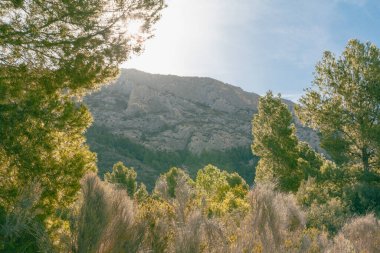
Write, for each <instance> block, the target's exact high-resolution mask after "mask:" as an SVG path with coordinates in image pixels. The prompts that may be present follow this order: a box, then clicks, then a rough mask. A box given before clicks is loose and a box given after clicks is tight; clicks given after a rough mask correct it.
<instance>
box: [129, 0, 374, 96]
mask: <svg viewBox="0 0 380 253" xmlns="http://www.w3.org/2000/svg"><path fill="white" fill-rule="evenodd" d="M167 3H168V7H167V9H165V10H164V12H163V16H162V19H161V20H160V21H159V23H158V24H157V29H156V32H155V34H156V36H155V37H154V38H153V39H151V40H150V41H148V42H147V43H146V46H145V52H144V53H143V54H142V55H140V56H137V57H133V58H132V59H131V60H130V61H129V62H127V63H126V64H124V65H123V67H128V68H137V69H140V70H143V71H147V72H151V73H161V74H175V75H186V76H208V77H212V78H216V79H218V80H221V81H223V82H226V83H230V84H233V85H236V86H240V87H242V88H243V89H244V90H246V91H251V92H256V93H259V94H264V93H265V92H266V91H267V90H269V89H271V90H273V91H274V92H275V93H278V92H280V93H282V94H283V97H285V98H290V99H292V100H296V99H297V98H298V97H299V95H300V94H302V93H303V89H305V88H307V87H309V86H310V84H311V81H312V80H313V74H312V73H313V71H314V66H315V64H316V62H317V61H318V60H319V59H320V58H321V56H322V53H323V51H325V50H330V51H333V52H334V53H337V54H340V52H341V51H342V50H343V48H344V46H345V45H346V43H347V41H348V40H349V39H351V38H357V39H360V40H361V41H371V42H373V43H375V44H376V45H377V46H380V0H168V1H167Z"/></svg>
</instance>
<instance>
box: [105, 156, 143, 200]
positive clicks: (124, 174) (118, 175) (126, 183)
mask: <svg viewBox="0 0 380 253" xmlns="http://www.w3.org/2000/svg"><path fill="white" fill-rule="evenodd" d="M136 177H137V173H136V171H135V170H134V169H133V168H127V167H125V166H124V164H123V163H122V162H118V163H116V164H115V165H114V166H113V168H112V172H107V173H106V174H104V179H105V181H107V182H109V183H112V184H115V185H117V186H118V187H119V188H122V189H125V190H126V191H127V192H128V196H131V197H133V196H134V194H135V193H136V191H137V182H136Z"/></svg>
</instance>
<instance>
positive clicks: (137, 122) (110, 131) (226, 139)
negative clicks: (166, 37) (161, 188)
mask: <svg viewBox="0 0 380 253" xmlns="http://www.w3.org/2000/svg"><path fill="white" fill-rule="evenodd" d="M258 100H259V95H257V94H255V93H249V92H245V91H243V90H242V89H241V88H238V87H235V86H232V85H229V84H225V83H223V82H220V81H217V80H215V79H211V78H206V77H179V76H174V75H155V74H148V73H144V72H141V71H138V70H135V69H127V70H126V69H123V70H122V71H121V75H120V77H119V78H118V79H117V80H116V81H115V82H114V83H112V84H111V85H108V86H105V87H103V88H102V89H101V90H100V91H98V92H94V93H93V94H91V95H89V96H87V97H86V98H85V103H86V104H87V105H88V106H89V108H90V110H91V112H92V114H93V116H94V124H93V127H92V128H91V129H90V130H89V133H88V142H89V144H90V147H91V148H92V149H93V150H94V151H96V152H97V153H98V159H99V166H100V167H101V170H103V171H105V170H107V169H110V167H111V166H112V165H111V164H109V162H110V161H112V162H114V161H117V160H122V161H124V162H125V163H126V164H127V165H130V166H134V167H137V168H139V170H140V171H142V172H143V174H144V173H145V172H146V171H151V173H150V174H151V177H152V178H153V175H154V174H157V173H155V172H157V171H162V170H166V169H168V168H157V166H163V165H162V164H160V162H156V168H155V166H154V161H155V158H151V160H152V159H153V160H152V161H150V163H151V165H150V166H149V162H148V163H147V162H144V158H141V157H140V158H138V157H136V156H137V154H133V155H131V154H129V155H128V154H125V152H129V153H131V152H132V153H133V150H132V151H131V150H129V151H127V150H126V147H128V148H129V149H139V150H140V152H142V153H144V155H145V156H146V153H149V155H148V156H160V157H162V156H164V154H167V155H169V156H173V154H176V155H178V154H182V156H185V157H182V158H181V155H179V156H180V158H179V161H178V164H170V163H168V164H166V163H165V165H168V166H182V167H191V164H186V162H185V161H184V160H186V157H188V156H195V157H194V158H193V160H196V159H200V156H202V155H203V156H204V155H205V154H206V157H207V156H208V157H212V156H215V157H214V159H215V160H218V159H217V158H216V157H223V156H228V155H226V153H228V154H230V153H231V152H235V153H236V152H237V150H239V151H238V152H240V153H246V152H247V150H248V153H249V152H250V151H249V149H250V144H251V142H252V136H251V120H252V116H253V114H254V113H255V112H257V105H258ZM284 102H285V103H287V104H288V105H289V107H290V108H291V109H292V110H293V106H294V104H293V103H292V102H290V101H286V100H284ZM296 126H297V130H298V133H297V134H298V135H299V137H300V139H302V140H306V141H308V142H309V143H311V144H312V145H313V146H316V143H317V139H318V138H317V136H316V134H315V133H314V132H312V131H310V130H309V129H306V128H304V127H302V126H301V125H300V124H299V123H298V122H297V121H296ZM116 143H117V144H116ZM125 143H129V144H128V145H127V144H125ZM115 145H116V146H117V147H119V149H117V148H115ZM123 145H124V146H125V147H124V148H120V146H123ZM132 146H133V147H132ZM234 150H235V151H234ZM216 153H217V155H216ZM211 154H213V155H211ZM235 156H236V155H235ZM248 156H249V155H248ZM248 156H247V157H246V159H247V161H245V163H246V164H245V166H246V167H247V168H250V170H252V171H253V164H254V162H253V161H252V160H254V159H253V156H252V155H250V157H248ZM105 159H108V160H107V161H105ZM202 159H203V160H204V159H206V158H205V157H201V160H202ZM233 159H241V157H240V158H233ZM156 160H157V159H156ZM206 160H207V159H206ZM211 160H212V159H211ZM219 160H221V159H219ZM219 160H218V161H219ZM210 162H212V161H210ZM190 163H191V162H190ZM205 163H208V162H207V161H205ZM232 164H235V166H236V164H239V162H238V161H235V162H232ZM200 165H201V164H200ZM222 166H224V165H223V164H222ZM249 166H250V167H249ZM227 167H228V166H227ZM198 169H199V168H198ZM227 169H230V170H234V169H233V168H227ZM235 169H236V170H238V171H240V172H241V170H239V168H235ZM148 174H149V173H148ZM243 174H244V172H243ZM247 174H250V175H251V176H252V173H247ZM248 180H251V179H248Z"/></svg>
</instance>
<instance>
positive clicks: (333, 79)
mask: <svg viewBox="0 0 380 253" xmlns="http://www.w3.org/2000/svg"><path fill="white" fill-rule="evenodd" d="M162 8H163V2H162V1H159V0H157V1H155V0H148V1H147V0H143V1H139V0H135V1H133V0H132V1H109V0H107V1H102V0H89V1H49V2H41V1H1V2H0V91H1V92H0V120H1V124H0V137H1V138H0V176H1V180H0V251H1V252H86V253H87V252H90V253H91V252H189V253H190V252H191V253H193V252H338V253H340V252H342V253H343V252H379V251H380V221H379V219H378V218H379V216H380V191H379V189H380V175H379V174H380V168H379V161H380V157H379V156H380V151H379V144H380V140H379V136H380V125H379V122H380V121H379V117H380V113H379V111H380V97H379V94H380V92H379V89H380V86H379V82H380V79H379V76H380V50H379V49H378V48H377V47H376V46H375V45H373V44H371V43H366V44H362V43H360V42H359V41H356V40H352V41H350V42H349V43H348V45H347V47H346V49H345V50H344V52H343V54H342V56H341V57H339V58H336V57H335V56H333V54H332V53H330V52H326V53H325V55H324V57H323V59H322V61H321V62H320V63H319V64H318V65H317V68H316V76H315V81H314V84H315V89H310V90H308V91H307V93H306V95H305V96H304V97H303V98H302V99H301V104H300V106H299V107H298V109H297V112H298V115H299V117H300V119H301V120H302V122H304V124H306V125H307V126H310V127H313V128H314V129H315V130H316V131H318V132H319V134H320V136H321V140H322V146H323V147H324V148H325V150H326V151H327V155H326V157H324V156H322V155H319V154H317V153H316V152H315V151H314V150H312V149H311V148H310V147H309V146H308V145H307V144H305V143H302V142H299V141H298V139H297V138H296V135H295V129H294V125H293V124H292V122H291V114H290V112H289V111H288V109H287V107H286V106H285V105H284V104H282V102H281V99H280V98H279V97H274V96H273V94H272V93H270V92H269V93H267V95H266V96H264V97H263V98H261V99H260V105H259V111H258V114H257V115H256V116H255V117H254V119H253V134H254V140H253V144H252V150H253V152H254V154H256V155H258V156H259V157H260V160H259V163H258V171H257V177H256V179H255V185H254V187H252V188H251V189H249V186H248V184H247V182H246V181H245V180H244V178H243V177H241V176H240V175H239V174H238V173H236V172H232V168H233V167H237V168H239V164H236V163H234V162H236V161H237V160H238V159H240V158H241V161H242V162H243V163H242V164H243V165H242V166H241V167H240V168H243V169H241V170H242V171H244V170H245V169H246V168H247V167H245V166H247V165H246V164H247V161H249V160H252V156H250V155H248V153H249V152H248V153H247V152H246V150H245V149H244V148H239V149H235V150H229V151H226V152H219V153H218V152H205V153H203V154H200V155H191V154H189V153H186V152H183V153H181V152H178V153H167V152H155V151H150V150H148V149H146V148H144V147H143V146H141V145H139V144H136V143H133V142H131V141H129V140H126V139H124V140H121V139H120V137H119V136H113V135H112V134H110V133H108V132H107V130H106V129H104V128H99V127H95V128H94V129H93V130H90V132H89V133H88V134H93V135H95V136H96V137H97V144H98V145H101V144H102V142H111V143H112V144H113V146H114V147H115V149H114V153H115V154H117V153H120V154H122V153H123V152H129V153H128V155H130V156H131V157H134V158H136V159H135V160H137V161H139V163H145V164H148V165H149V166H152V168H157V169H158V172H160V173H161V172H162V173H161V175H160V176H159V177H158V179H157V181H156V183H155V184H154V185H152V186H151V187H152V189H153V190H152V192H151V193H148V191H147V189H146V187H145V185H144V184H141V183H138V171H137V172H136V171H135V170H134V169H133V168H128V167H126V166H125V165H124V164H123V163H121V162H119V163H116V164H115V165H114V166H113V169H112V171H111V172H108V173H106V174H105V175H104V178H105V181H102V180H101V179H100V178H99V177H98V175H96V174H95V173H94V172H91V171H96V169H97V168H96V164H95V161H96V159H95V154H94V153H92V152H90V151H89V149H88V147H87V146H86V145H85V137H84V135H83V133H84V132H85V131H86V129H87V128H88V126H89V124H90V123H91V115H90V114H89V112H88V110H87V109H86V108H85V107H84V106H83V105H81V103H80V99H81V97H82V96H83V94H85V93H86V92H89V91H91V90H93V89H95V88H97V87H99V86H100V84H101V83H102V82H104V81H106V80H109V79H110V78H113V77H115V76H116V74H117V71H118V64H119V63H121V62H122V61H124V60H125V59H127V58H128V56H129V55H130V53H133V52H138V51H139V50H140V48H141V46H142V44H141V43H142V42H143V41H144V40H145V39H146V38H148V37H149V36H150V27H151V25H152V24H153V23H154V22H155V21H156V20H157V19H158V18H159V13H160V10H161V9H162ZM136 19H137V20H140V21H141V22H142V31H143V33H142V34H141V35H139V36H138V37H137V38H136V37H134V36H132V35H131V34H129V33H128V29H127V30H125V27H128V26H125V22H128V21H131V20H136ZM83 20H86V21H87V22H83ZM140 36H143V37H140ZM144 36H146V37H144ZM91 131H92V132H91ZM94 149H96V145H95V148H94ZM100 161H102V159H100ZM196 161H198V162H196ZM205 161H207V162H215V164H219V163H220V164H222V166H223V167H229V166H230V167H229V168H228V169H230V171H223V170H220V169H218V168H217V167H215V166H214V165H206V166H204V165H203V163H204V162H205ZM103 162H104V163H106V162H105V161H103ZM108 162H109V161H108ZM190 164H191V165H192V166H199V167H197V168H196V167H190ZM127 165H128V166H129V164H127ZM173 165H176V166H177V167H173V168H171V169H170V170H169V171H168V172H165V173H164V171H163V166H166V168H165V170H166V169H167V168H169V167H172V166H173ZM186 166H189V167H188V168H186ZM110 167H111V166H109V167H108V168H110ZM181 167H184V169H181ZM196 169H200V170H199V171H196ZM251 171H253V166H252V170H251ZM155 173H156V174H157V172H155ZM252 173H253V172H252ZM195 174H196V175H195ZM152 175H153V174H152ZM248 175H250V174H248V173H247V174H244V176H245V177H247V178H248ZM145 176H146V175H143V177H145Z"/></svg>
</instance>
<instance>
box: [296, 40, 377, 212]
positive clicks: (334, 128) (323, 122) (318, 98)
mask: <svg viewBox="0 0 380 253" xmlns="http://www.w3.org/2000/svg"><path fill="white" fill-rule="evenodd" d="M379 76H380V50H379V49H378V48H377V47H376V46H375V45H374V44H371V43H361V42H359V41H358V40H351V41H349V42H348V45H347V46H346V48H345V50H344V51H343V53H342V55H341V56H340V57H335V56H334V55H333V54H332V53H331V52H325V53H324V56H323V58H322V60H321V61H320V62H319V63H318V64H317V66H316V73H315V79H314V86H313V87H312V88H311V89H308V90H307V93H306V94H305V95H304V96H303V97H302V98H301V99H300V106H299V107H298V108H297V112H298V115H299V117H300V119H301V121H302V122H303V123H305V124H306V125H307V126H310V127H312V128H314V129H315V130H317V131H318V132H319V133H320V136H321V146H322V147H323V148H324V149H325V150H326V151H327V152H328V154H329V156H330V157H331V158H332V160H333V161H334V162H335V163H336V164H337V166H335V169H330V170H328V171H329V173H322V177H320V179H318V181H319V182H318V183H317V184H318V185H319V187H323V186H322V185H329V186H332V185H334V187H335V188H336V189H339V192H340V194H341V196H344V201H345V204H346V205H348V206H349V208H350V210H351V211H352V212H353V213H355V214H365V213H368V212H371V211H374V212H375V213H377V214H379V212H380V205H379V203H380V193H379V189H380V180H379V179H380V174H379V173H380V153H379V152H380V124H379V122H380V121H379V120H380V96H379V94H380V85H379V82H380V78H379ZM327 167H328V166H327ZM330 167H331V166H330ZM342 170H346V172H345V173H344V174H345V175H341V177H337V176H336V175H338V174H342ZM347 178H348V179H349V181H350V182H349V183H347V182H346V181H347ZM344 182H346V183H347V184H346V185H345V186H343V185H342V183H344ZM328 188H329V189H331V188H332V187H328Z"/></svg>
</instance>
